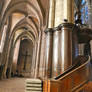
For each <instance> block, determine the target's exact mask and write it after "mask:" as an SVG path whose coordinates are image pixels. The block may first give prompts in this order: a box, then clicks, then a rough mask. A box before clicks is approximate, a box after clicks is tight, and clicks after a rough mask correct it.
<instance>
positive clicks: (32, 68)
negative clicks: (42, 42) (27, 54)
mask: <svg viewBox="0 0 92 92" xmlns="http://www.w3.org/2000/svg"><path fill="white" fill-rule="evenodd" d="M37 46H38V45H37V42H35V43H34V49H33V58H32V66H31V77H32V78H34V76H35V65H36V56H37Z"/></svg>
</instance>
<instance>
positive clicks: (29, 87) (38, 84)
mask: <svg viewBox="0 0 92 92" xmlns="http://www.w3.org/2000/svg"><path fill="white" fill-rule="evenodd" d="M25 87H26V88H25V92H42V81H41V80H40V79H26V84H25Z"/></svg>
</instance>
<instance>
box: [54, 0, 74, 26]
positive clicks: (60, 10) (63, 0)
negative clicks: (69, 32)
mask: <svg viewBox="0 0 92 92" xmlns="http://www.w3.org/2000/svg"><path fill="white" fill-rule="evenodd" d="M64 19H67V20H68V22H73V0H56V5H55V27H57V26H58V25H59V24H61V23H63V20H64Z"/></svg>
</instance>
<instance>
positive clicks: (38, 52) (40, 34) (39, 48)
mask: <svg viewBox="0 0 92 92" xmlns="http://www.w3.org/2000/svg"><path fill="white" fill-rule="evenodd" d="M41 40H42V32H40V33H39V38H38V43H37V44H38V47H37V56H36V64H35V75H34V77H35V78H37V77H38V76H39V64H40V52H41Z"/></svg>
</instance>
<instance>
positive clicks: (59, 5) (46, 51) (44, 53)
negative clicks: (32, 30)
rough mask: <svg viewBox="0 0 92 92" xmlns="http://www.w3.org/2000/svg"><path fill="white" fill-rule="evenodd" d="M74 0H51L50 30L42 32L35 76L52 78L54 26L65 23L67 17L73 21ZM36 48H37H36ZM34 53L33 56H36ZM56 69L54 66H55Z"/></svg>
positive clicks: (69, 20)
mask: <svg viewBox="0 0 92 92" xmlns="http://www.w3.org/2000/svg"><path fill="white" fill-rule="evenodd" d="M73 4H74V3H73V0H50V8H49V20H48V28H49V29H48V30H47V31H49V32H47V33H46V34H45V32H42V35H41V36H40V38H41V37H42V38H41V39H39V40H40V42H39V43H38V44H40V45H39V46H37V48H39V47H40V48H39V51H38V53H37V54H36V55H37V56H36V55H35V54H34V55H35V56H36V60H35V62H34V61H33V63H34V64H35V65H34V68H35V72H34V73H35V74H34V76H35V77H39V78H42V79H44V78H51V77H52V74H51V71H53V70H52V67H51V65H52V53H53V50H52V47H53V41H52V40H53V39H54V37H53V32H52V31H53V30H52V28H53V27H57V26H58V25H59V24H61V23H63V20H64V19H67V20H68V22H73V18H74V16H73ZM35 49H36V48H35ZM34 55H33V56H34ZM53 69H54V67H53ZM53 75H54V74H53Z"/></svg>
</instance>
